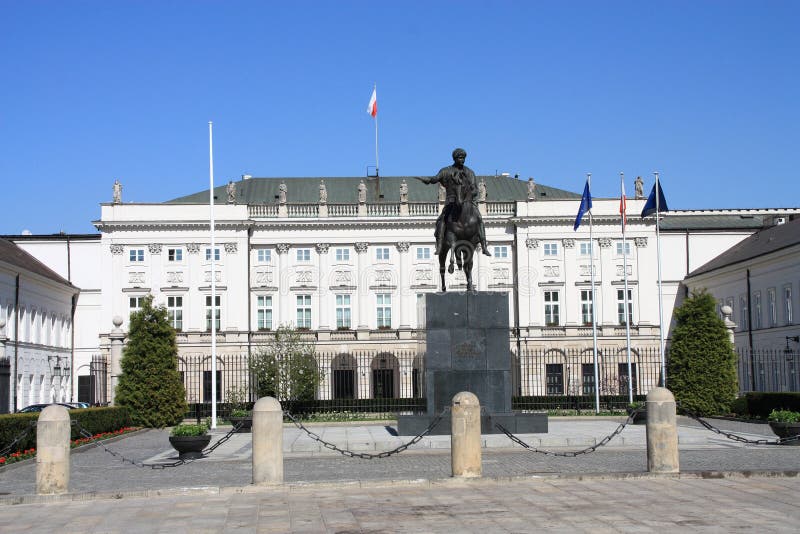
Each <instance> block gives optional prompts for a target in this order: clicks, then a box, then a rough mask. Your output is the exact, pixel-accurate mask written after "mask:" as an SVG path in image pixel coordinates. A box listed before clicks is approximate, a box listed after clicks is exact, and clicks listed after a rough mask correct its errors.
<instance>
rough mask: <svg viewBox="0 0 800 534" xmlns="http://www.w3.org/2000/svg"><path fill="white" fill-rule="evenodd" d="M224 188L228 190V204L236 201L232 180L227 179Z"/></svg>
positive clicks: (234, 185) (234, 186)
mask: <svg viewBox="0 0 800 534" xmlns="http://www.w3.org/2000/svg"><path fill="white" fill-rule="evenodd" d="M226 190H227V192H228V204H234V203H235V202H236V184H234V183H233V180H229V181H228V187H227V188H226Z"/></svg>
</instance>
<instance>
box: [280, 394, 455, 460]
mask: <svg viewBox="0 0 800 534" xmlns="http://www.w3.org/2000/svg"><path fill="white" fill-rule="evenodd" d="M449 411H450V407H449V406H448V407H445V408H444V409H443V410H442V411H441V413H440V414H439V415H437V416H436V417H435V418H434V419H433V421H431V423H430V424H429V425H428V428H426V429H425V430H424V431H423V432H422V433H421V434H419V435H417V436H415V437H414V438H413V439H412V440H411V441H409V442H407V443H404V444H402V445H400V446H399V447H397V448H394V449H392V450H390V451H383V452H379V453H375V454H372V453H368V452H354V451H350V450H347V449H342V448H340V447H338V446H336V445H335V444H333V443H331V442H329V441H325V440H324V439H322V438H321V437H319V435H318V434H316V433H314V432H312V431H310V430H309V429H308V428H306V427H305V425H303V423H301V422H300V421H298V420H297V419H296V418H295V417H294V416H293V415H292V414H290V413H289V412H283V415H284V417H288V418H289V420H290V421H291V422H292V423H294V426H296V427H297V428H299V429H300V430H302V431H303V432H305V433H306V434H308V435H309V437H310V438H311V439H313V440H315V441H318V442H320V443H321V444H322V446H323V447H325V448H326V449H330V450H332V451H336V452H338V453H339V454H341V455H343V456H348V457H350V458H361V459H364V460H373V459H375V458H388V457H389V456H392V455H393V454H398V453H401V452H403V451H404V450H406V449H408V448H409V447H410V446H412V445H414V444H415V443H417V442H419V440H421V439H422V438H424V437H425V436H427V435H428V434H429V433H430V432H431V431H432V430H433V429H434V428H436V426H437V425H438V424H439V423H441V422H442V418H443V417H444V416H445V414H446V413H448V412H449Z"/></svg>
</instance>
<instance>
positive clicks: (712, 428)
mask: <svg viewBox="0 0 800 534" xmlns="http://www.w3.org/2000/svg"><path fill="white" fill-rule="evenodd" d="M678 405H679V406H680V403H678ZM681 410H682V411H683V413H685V414H686V416H687V417H689V418H691V419H694V420H695V421H697V422H698V423H700V424H701V425H703V426H704V427H705V428H707V429H708V430H710V431H712V432H715V433H717V434H719V435H720V436H725V437H726V438H728V439H730V440H733V441H738V442H739V443H744V444H746V445H783V444H784V443H790V442H793V441H798V440H800V434H798V435H797V436H789V437H788V438H778V439H766V438H764V439H747V438H745V437H744V436H739V435H737V434H734V433H733V432H726V431H725V430H722V429H719V428H717V427H715V426H714V425H712V424H711V423H709V422H708V421H706V420H704V419H703V418H702V417H700V416H699V415H697V414H696V413H693V412H692V411H690V410H687V409H686V408H683V407H681Z"/></svg>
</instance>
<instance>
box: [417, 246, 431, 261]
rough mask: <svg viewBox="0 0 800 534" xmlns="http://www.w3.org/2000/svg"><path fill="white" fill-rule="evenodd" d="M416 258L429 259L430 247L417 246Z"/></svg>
mask: <svg viewBox="0 0 800 534" xmlns="http://www.w3.org/2000/svg"><path fill="white" fill-rule="evenodd" d="M417 259H418V260H429V259H431V247H417Z"/></svg>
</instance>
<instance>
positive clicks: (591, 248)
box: [586, 173, 600, 414]
mask: <svg viewBox="0 0 800 534" xmlns="http://www.w3.org/2000/svg"><path fill="white" fill-rule="evenodd" d="M586 183H588V184H589V191H590V193H589V194H590V195H591V189H592V173H587V174H586ZM592 228H593V221H592V210H589V272H590V274H591V278H590V280H591V282H592V353H593V354H594V409H595V413H598V414H599V413H600V381H599V377H598V372H597V308H596V302H595V291H594V239H593V233H592V232H593V231H592Z"/></svg>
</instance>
